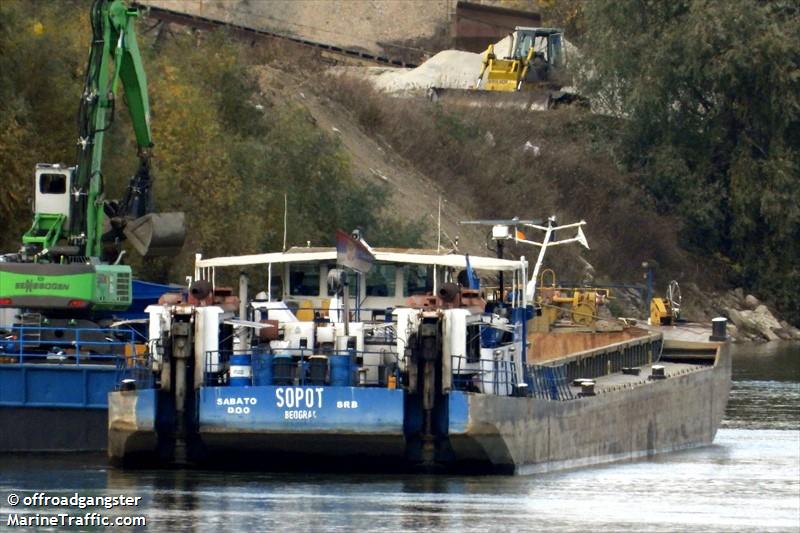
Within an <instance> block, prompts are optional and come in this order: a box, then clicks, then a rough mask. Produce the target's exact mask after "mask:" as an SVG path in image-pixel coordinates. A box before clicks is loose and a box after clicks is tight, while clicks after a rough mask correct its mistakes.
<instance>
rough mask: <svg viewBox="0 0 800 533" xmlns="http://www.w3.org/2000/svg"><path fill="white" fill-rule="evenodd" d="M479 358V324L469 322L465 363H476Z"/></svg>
mask: <svg viewBox="0 0 800 533" xmlns="http://www.w3.org/2000/svg"><path fill="white" fill-rule="evenodd" d="M480 360H481V325H480V324H470V325H468V326H467V363H477V362H478V361H480Z"/></svg>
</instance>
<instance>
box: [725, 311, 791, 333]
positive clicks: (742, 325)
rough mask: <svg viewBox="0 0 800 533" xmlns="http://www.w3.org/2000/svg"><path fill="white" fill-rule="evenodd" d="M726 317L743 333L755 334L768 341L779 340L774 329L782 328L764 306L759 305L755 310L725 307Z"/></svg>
mask: <svg viewBox="0 0 800 533" xmlns="http://www.w3.org/2000/svg"><path fill="white" fill-rule="evenodd" d="M726 311H727V314H728V318H730V320H731V322H733V324H734V325H735V326H736V328H737V330H739V331H741V332H742V333H745V334H749V335H752V334H755V335H756V336H757V337H761V338H762V339H765V340H768V341H776V340H779V339H780V337H779V336H778V335H777V334H776V333H775V331H774V330H777V329H782V328H781V325H780V323H779V322H778V321H777V320H776V319H775V317H774V316H772V313H770V311H769V309H767V307H766V306H764V305H760V306H758V307H757V308H756V309H755V311H748V310H742V311H739V310H737V309H733V308H729V309H726Z"/></svg>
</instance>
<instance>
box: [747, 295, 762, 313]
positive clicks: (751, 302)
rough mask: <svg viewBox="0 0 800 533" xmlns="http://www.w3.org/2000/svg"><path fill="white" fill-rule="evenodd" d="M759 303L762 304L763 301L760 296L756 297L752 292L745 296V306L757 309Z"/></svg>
mask: <svg viewBox="0 0 800 533" xmlns="http://www.w3.org/2000/svg"><path fill="white" fill-rule="evenodd" d="M759 305H761V302H760V301H759V300H758V298H756V297H755V296H753V295H752V294H748V295H747V296H745V298H744V306H745V307H746V308H748V309H755V308H756V307H758V306H759Z"/></svg>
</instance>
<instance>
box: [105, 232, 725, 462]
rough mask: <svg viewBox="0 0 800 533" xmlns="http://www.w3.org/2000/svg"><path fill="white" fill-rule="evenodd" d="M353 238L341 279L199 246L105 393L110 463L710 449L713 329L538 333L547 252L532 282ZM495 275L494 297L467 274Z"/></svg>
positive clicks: (568, 455) (523, 267)
mask: <svg viewBox="0 0 800 533" xmlns="http://www.w3.org/2000/svg"><path fill="white" fill-rule="evenodd" d="M548 226H550V224H549V225H548ZM551 229H553V228H551ZM581 237H582V236H581ZM543 242H544V243H547V242H551V241H550V240H549V239H548V238H546V239H543ZM350 246H352V247H353V249H351V252H353V250H354V251H355V253H351V254H350V256H351V258H352V256H353V255H355V256H358V255H359V254H362V255H365V256H369V257H370V262H371V263H372V267H371V269H370V270H369V272H366V273H364V274H361V275H356V276H353V275H352V274H351V275H347V273H346V272H344V271H343V270H341V269H340V268H339V266H340V265H337V262H338V263H341V262H342V249H341V248H340V249H339V250H338V251H337V250H336V249H332V248H331V249H313V248H304V249H291V250H289V251H287V252H281V253H271V254H260V255H251V256H239V257H228V258H212V259H203V258H201V257H199V256H198V259H197V262H196V269H195V277H194V279H195V281H194V283H193V285H192V291H191V292H192V294H190V295H188V297H187V299H186V301H172V302H163V303H162V304H161V305H155V306H151V307H149V308H148V310H147V311H148V313H149V315H150V327H149V335H150V337H149V345H150V350H149V351H148V354H147V357H146V358H140V359H138V360H137V361H136V362H133V363H129V364H127V365H125V368H126V369H127V372H128V374H127V377H126V378H125V379H124V380H123V382H122V384H121V386H120V390H117V391H114V392H112V393H111V394H110V395H109V419H108V432H109V433H108V435H109V437H108V438H109V448H108V453H109V457H110V459H111V460H112V461H113V462H114V463H117V464H123V465H136V464H142V463H147V464H152V463H156V464H165V463H173V462H179V463H189V464H201V465H211V464H213V465H220V464H223V463H226V462H227V463H243V464H246V465H247V466H248V467H266V468H287V467H291V468H295V467H299V468H305V467H314V468H316V467H323V468H348V469H352V468H369V469H372V470H374V469H376V468H377V469H381V470H395V469H405V468H424V469H426V470H456V471H461V470H466V471H485V472H497V473H529V472H544V471H549V470H554V469H560V468H570V467H576V466H582V465H589V464H597V463H602V462H608V461H616V460H621V459H629V458H635V457H641V456H646V455H652V454H656V453H661V452H669V451H674V450H679V449H683V448H689V447H695V446H702V445H707V444H710V443H711V442H712V441H713V439H714V435H715V433H716V430H717V428H718V427H719V425H720V422H721V420H722V417H723V414H724V410H725V405H726V402H727V398H728V392H729V388H730V369H731V367H730V355H729V353H728V345H727V343H726V342H725V339H724V337H719V338H717V339H716V341H707V342H696V343H682V344H681V345H680V346H678V347H676V348H673V347H672V345H671V343H670V340H669V339H664V336H663V335H662V334H661V333H660V332H658V331H647V330H644V329H637V328H604V329H610V330H607V331H604V332H602V333H600V332H598V331H597V329H598V327H599V326H598V325H597V324H594V325H593V326H592V327H591V328H588V329H587V327H586V323H585V322H584V323H582V324H579V325H578V326H579V327H575V325H573V327H566V328H552V329H551V330H549V331H547V332H543V331H541V327H540V326H541V322H542V317H543V316H544V315H545V313H542V310H541V309H542V308H541V305H539V304H541V299H539V300H535V299H534V298H533V296H534V295H535V294H536V293H535V280H536V279H537V278H536V275H537V274H538V270H539V267H540V266H541V263H542V258H543V253H541V254H540V256H539V260H538V261H537V263H536V266H535V268H534V269H533V271H534V274H533V275H532V276H531V277H530V279H529V278H528V274H527V271H528V264H527V261H526V260H525V258H524V257H523V258H521V259H520V260H505V259H497V258H490V257H474V256H468V255H462V254H457V253H440V252H438V251H423V250H397V249H371V248H368V246H366V245H365V244H364V243H360V242H359V243H350ZM356 259H357V258H356ZM254 267H256V268H258V269H259V272H261V273H265V274H266V287H265V290H264V291H263V292H261V293H259V294H258V295H257V296H256V298H255V299H252V300H250V299H249V298H248V297H247V295H248V278H247V277H246V276H244V275H243V276H242V277H241V279H240V294H241V302H240V305H239V309H238V310H234V309H231V307H230V306H229V307H228V308H225V307H224V306H215V305H208V303H209V302H212V300H213V290H214V286H215V278H216V270H217V269H220V268H239V269H242V268H251V269H252V268H254ZM501 272H502V273H503V274H504V276H505V279H507V280H510V286H509V287H508V290H507V291H506V290H505V288H504V287H502V286H501V288H500V291H499V295H498V296H499V297H497V298H491V297H489V296H491V295H490V294H489V292H491V291H489V290H487V289H486V288H484V289H481V288H480V287H479V285H478V280H479V279H481V278H482V279H484V280H485V279H487V278H492V276H495V277H496V275H497V274H498V273H501ZM532 285H533V286H534V289H533V290H531V289H532V287H531V286H532ZM350 292H352V294H350ZM576 298H577V297H576ZM537 302H538V303H537ZM237 311H238V313H237ZM548 338H550V339H551V341H552V339H553V338H554V339H556V340H555V341H554V342H547V339H548ZM529 339H536V341H537V342H536V344H537V345H539V346H560V347H563V346H581V347H582V348H581V349H580V350H567V353H560V352H559V350H547V349H545V350H542V349H539V350H538V351H537V350H535V349H533V346H531V345H530V343H529Z"/></svg>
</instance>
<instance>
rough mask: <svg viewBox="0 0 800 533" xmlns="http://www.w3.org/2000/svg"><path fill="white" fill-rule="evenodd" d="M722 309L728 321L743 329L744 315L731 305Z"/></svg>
mask: <svg viewBox="0 0 800 533" xmlns="http://www.w3.org/2000/svg"><path fill="white" fill-rule="evenodd" d="M724 311H725V314H726V315H728V318H729V319H730V321H731V322H733V325H734V326H736V327H737V328H738V329H744V327H745V319H744V316H742V312H741V311H739V310H737V309H734V308H732V307H730V308H728V309H725V310H724Z"/></svg>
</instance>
